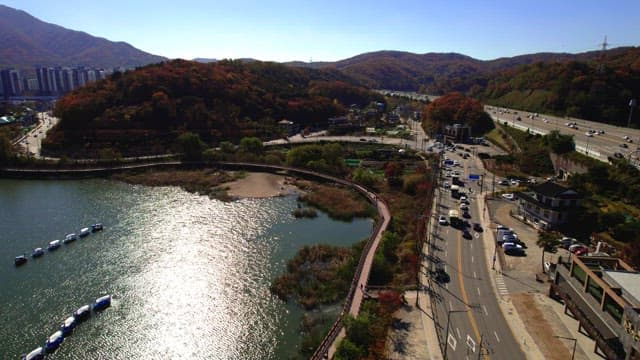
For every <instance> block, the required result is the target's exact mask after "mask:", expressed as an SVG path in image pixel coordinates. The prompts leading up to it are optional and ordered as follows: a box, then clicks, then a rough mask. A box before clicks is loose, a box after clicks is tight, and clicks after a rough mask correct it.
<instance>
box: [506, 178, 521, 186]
mask: <svg viewBox="0 0 640 360" xmlns="http://www.w3.org/2000/svg"><path fill="white" fill-rule="evenodd" d="M509 183H510V184H511V186H518V185H520V180H518V179H511V181H509Z"/></svg>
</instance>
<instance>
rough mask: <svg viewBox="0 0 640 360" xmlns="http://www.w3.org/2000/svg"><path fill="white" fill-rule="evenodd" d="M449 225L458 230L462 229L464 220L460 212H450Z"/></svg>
mask: <svg viewBox="0 0 640 360" xmlns="http://www.w3.org/2000/svg"><path fill="white" fill-rule="evenodd" d="M449 224H450V225H451V226H452V227H454V228H456V229H459V228H461V227H462V219H461V218H460V213H458V210H449Z"/></svg>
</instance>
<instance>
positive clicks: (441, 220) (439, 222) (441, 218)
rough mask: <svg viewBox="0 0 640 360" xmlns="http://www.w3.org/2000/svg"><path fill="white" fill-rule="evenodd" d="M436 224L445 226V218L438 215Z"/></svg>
mask: <svg viewBox="0 0 640 360" xmlns="http://www.w3.org/2000/svg"><path fill="white" fill-rule="evenodd" d="M438 224H440V225H447V218H446V217H445V216H444V215H440V217H439V218H438Z"/></svg>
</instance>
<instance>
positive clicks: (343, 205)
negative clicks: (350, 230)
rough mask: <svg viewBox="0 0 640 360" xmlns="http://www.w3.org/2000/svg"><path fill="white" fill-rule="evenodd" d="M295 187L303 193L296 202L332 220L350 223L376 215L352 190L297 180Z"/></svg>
mask: <svg viewBox="0 0 640 360" xmlns="http://www.w3.org/2000/svg"><path fill="white" fill-rule="evenodd" d="M295 185H296V186H297V187H298V188H299V189H300V190H302V191H304V194H303V195H301V196H300V197H299V198H298V200H300V201H301V202H303V203H305V204H307V205H310V206H313V207H315V208H318V209H320V210H322V211H324V212H326V213H327V214H329V216H330V217H331V218H333V219H337V220H344V221H351V220H352V219H353V218H356V217H374V216H375V215H376V213H375V209H374V208H373V207H372V206H371V204H370V203H369V202H368V201H367V199H365V198H364V197H363V196H362V195H360V194H359V193H357V192H355V191H354V190H350V189H347V188H345V187H342V186H339V185H328V184H318V183H314V182H310V181H306V180H297V181H295Z"/></svg>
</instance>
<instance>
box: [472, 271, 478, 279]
mask: <svg viewBox="0 0 640 360" xmlns="http://www.w3.org/2000/svg"><path fill="white" fill-rule="evenodd" d="M473 278H474V279H476V278H478V275H476V272H475V271H474V272H473Z"/></svg>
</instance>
